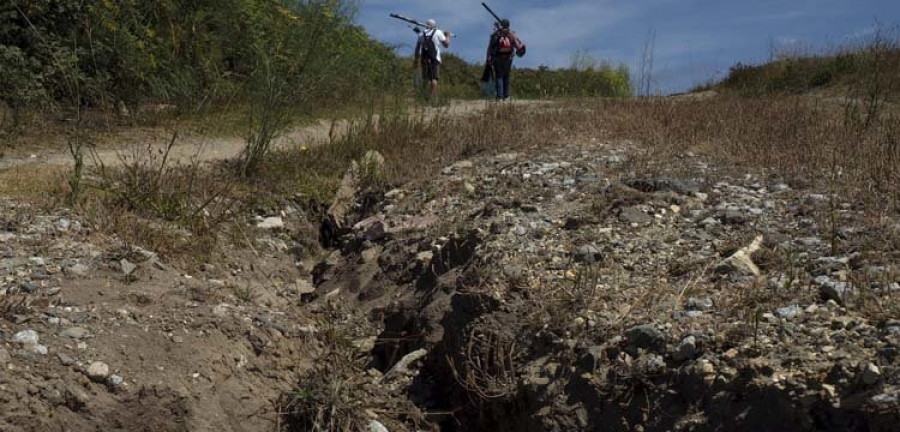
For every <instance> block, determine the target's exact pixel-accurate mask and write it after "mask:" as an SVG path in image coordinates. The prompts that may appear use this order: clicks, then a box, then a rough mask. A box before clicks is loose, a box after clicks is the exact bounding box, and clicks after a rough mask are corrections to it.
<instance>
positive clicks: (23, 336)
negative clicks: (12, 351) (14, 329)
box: [13, 330, 41, 345]
mask: <svg viewBox="0 0 900 432" xmlns="http://www.w3.org/2000/svg"><path fill="white" fill-rule="evenodd" d="M40 340H41V337H40V335H38V333H37V332H36V331H34V330H22V331H20V332H18V333H16V335H15V336H13V342H15V343H17V344H19V345H35V344H37V343H38V342H40Z"/></svg>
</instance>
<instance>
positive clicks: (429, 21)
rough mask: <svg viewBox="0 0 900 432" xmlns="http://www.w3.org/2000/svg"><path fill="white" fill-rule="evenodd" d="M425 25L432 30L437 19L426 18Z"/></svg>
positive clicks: (435, 25)
mask: <svg viewBox="0 0 900 432" xmlns="http://www.w3.org/2000/svg"><path fill="white" fill-rule="evenodd" d="M425 26H426V27H428V29H430V30H434V29H436V28H437V21H435V20H433V19H430V20H428V22H426V23H425Z"/></svg>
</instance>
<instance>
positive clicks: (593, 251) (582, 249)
mask: <svg viewBox="0 0 900 432" xmlns="http://www.w3.org/2000/svg"><path fill="white" fill-rule="evenodd" d="M600 258H601V254H600V249H598V248H597V246H594V245H583V246H579V247H578V249H577V250H576V251H575V261H576V262H580V263H588V264H593V263H595V262H597V261H600Z"/></svg>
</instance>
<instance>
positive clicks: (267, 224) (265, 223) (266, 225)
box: [256, 217, 284, 230]
mask: <svg viewBox="0 0 900 432" xmlns="http://www.w3.org/2000/svg"><path fill="white" fill-rule="evenodd" d="M256 227H257V228H260V229H267V230H275V229H282V228H284V219H282V218H280V217H268V218H265V219H263V220H262V221H260V222H259V223H257V224H256Z"/></svg>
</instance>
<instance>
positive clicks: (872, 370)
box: [862, 363, 881, 385]
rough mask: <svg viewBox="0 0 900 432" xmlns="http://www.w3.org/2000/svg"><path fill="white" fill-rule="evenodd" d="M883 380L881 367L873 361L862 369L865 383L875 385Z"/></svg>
mask: <svg viewBox="0 0 900 432" xmlns="http://www.w3.org/2000/svg"><path fill="white" fill-rule="evenodd" d="M880 380H881V369H880V368H879V367H878V366H875V365H874V364H872V363H869V364H868V365H866V368H865V369H863V371H862V382H863V384H865V385H875V384H877V383H878V381H880Z"/></svg>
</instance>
